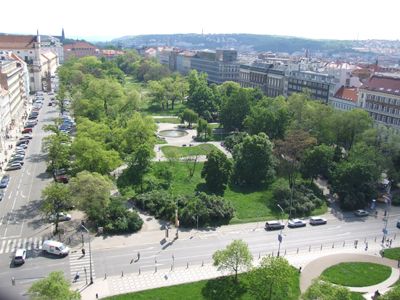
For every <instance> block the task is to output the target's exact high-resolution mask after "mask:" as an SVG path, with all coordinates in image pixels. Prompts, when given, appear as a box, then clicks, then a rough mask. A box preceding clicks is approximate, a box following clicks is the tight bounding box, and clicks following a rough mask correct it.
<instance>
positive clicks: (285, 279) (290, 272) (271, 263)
mask: <svg viewBox="0 0 400 300" xmlns="http://www.w3.org/2000/svg"><path fill="white" fill-rule="evenodd" d="M295 273H296V271H295V269H294V268H293V267H292V266H291V265H290V264H289V262H288V261H287V260H286V259H285V258H283V257H264V258H263V259H262V260H261V263H260V265H259V267H257V268H254V269H253V270H251V271H250V272H249V274H248V286H249V289H248V291H249V293H250V294H251V295H252V296H254V298H255V299H263V300H264V299H265V300H271V299H287V298H288V295H289V294H290V293H291V292H292V291H291V290H290V282H291V280H292V278H293V277H294V276H296V274H295Z"/></svg>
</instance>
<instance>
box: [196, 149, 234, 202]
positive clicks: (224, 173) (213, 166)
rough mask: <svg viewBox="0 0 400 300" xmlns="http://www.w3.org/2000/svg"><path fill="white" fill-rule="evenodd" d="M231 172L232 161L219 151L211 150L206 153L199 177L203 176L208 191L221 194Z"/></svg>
mask: <svg viewBox="0 0 400 300" xmlns="http://www.w3.org/2000/svg"><path fill="white" fill-rule="evenodd" d="M231 173H232V162H231V161H230V160H229V159H228V158H227V157H226V155H225V154H224V153H222V152H221V151H211V152H210V153H209V154H208V155H207V161H206V162H205V163H204V166H203V170H202V171H201V177H202V178H205V180H206V186H207V188H208V190H209V191H211V192H213V193H215V194H223V193H224V190H225V189H226V185H227V183H228V180H229V177H230V175H231Z"/></svg>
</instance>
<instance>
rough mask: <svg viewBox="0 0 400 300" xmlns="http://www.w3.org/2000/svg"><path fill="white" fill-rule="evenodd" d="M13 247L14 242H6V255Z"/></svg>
mask: <svg viewBox="0 0 400 300" xmlns="http://www.w3.org/2000/svg"><path fill="white" fill-rule="evenodd" d="M13 245H14V240H8V242H7V248H6V253H9V252H11V251H12V247H13Z"/></svg>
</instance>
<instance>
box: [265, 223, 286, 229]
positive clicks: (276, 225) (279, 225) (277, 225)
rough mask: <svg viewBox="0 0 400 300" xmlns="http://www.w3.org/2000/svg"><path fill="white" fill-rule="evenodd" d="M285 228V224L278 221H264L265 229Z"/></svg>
mask: <svg viewBox="0 0 400 300" xmlns="http://www.w3.org/2000/svg"><path fill="white" fill-rule="evenodd" d="M283 228H285V225H284V224H282V223H281V222H279V221H268V222H266V223H265V230H278V229H283Z"/></svg>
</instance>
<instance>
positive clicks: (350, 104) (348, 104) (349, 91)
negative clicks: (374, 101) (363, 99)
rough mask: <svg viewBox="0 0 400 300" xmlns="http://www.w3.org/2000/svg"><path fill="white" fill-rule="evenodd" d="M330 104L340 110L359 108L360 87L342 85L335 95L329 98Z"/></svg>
mask: <svg viewBox="0 0 400 300" xmlns="http://www.w3.org/2000/svg"><path fill="white" fill-rule="evenodd" d="M329 104H330V105H331V106H333V107H334V108H335V109H338V110H352V109H355V108H359V107H360V105H359V102H358V88H356V87H345V86H342V87H341V88H340V89H339V90H338V91H337V92H336V94H335V95H334V96H333V97H330V98H329Z"/></svg>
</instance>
